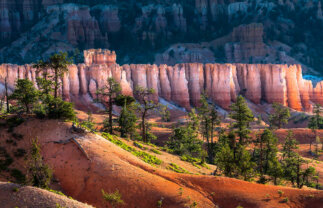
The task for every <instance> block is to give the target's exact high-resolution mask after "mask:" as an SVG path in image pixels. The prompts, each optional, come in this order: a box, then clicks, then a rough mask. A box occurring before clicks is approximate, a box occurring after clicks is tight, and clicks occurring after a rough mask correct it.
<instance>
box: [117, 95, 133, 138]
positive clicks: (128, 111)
mask: <svg viewBox="0 0 323 208" xmlns="http://www.w3.org/2000/svg"><path fill="white" fill-rule="evenodd" d="M134 102H135V99H134V98H133V97H130V96H123V95H120V96H118V97H117V99H116V105H118V106H122V110H121V113H120V116H119V119H118V122H119V131H120V134H121V137H127V136H130V138H131V139H133V135H134V133H135V131H136V122H137V120H138V118H137V116H136V114H135V112H134V110H135V106H134Z"/></svg>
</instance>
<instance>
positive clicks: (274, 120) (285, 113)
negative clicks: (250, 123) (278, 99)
mask: <svg viewBox="0 0 323 208" xmlns="http://www.w3.org/2000/svg"><path fill="white" fill-rule="evenodd" d="M273 110H274V112H273V114H272V115H270V116H269V123H270V127H271V128H273V129H281V128H282V127H283V126H284V125H285V124H287V123H288V119H289V118H290V112H289V109H288V108H286V107H284V106H283V105H282V104H280V103H274V104H273Z"/></svg>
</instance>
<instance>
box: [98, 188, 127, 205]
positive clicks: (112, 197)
mask: <svg viewBox="0 0 323 208" xmlns="http://www.w3.org/2000/svg"><path fill="white" fill-rule="evenodd" d="M101 192H102V195H103V198H104V200H105V201H107V202H108V203H109V204H110V205H111V206H112V207H113V208H114V207H116V206H117V205H123V204H125V203H124V201H123V200H122V195H121V193H120V192H119V190H118V189H117V190H116V191H115V192H114V193H106V192H105V191H104V190H103V189H102V190H101Z"/></svg>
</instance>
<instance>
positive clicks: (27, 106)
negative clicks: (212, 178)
mask: <svg viewBox="0 0 323 208" xmlns="http://www.w3.org/2000/svg"><path fill="white" fill-rule="evenodd" d="M25 106H26V111H27V112H26V113H27V114H29V113H30V110H29V105H28V104H25Z"/></svg>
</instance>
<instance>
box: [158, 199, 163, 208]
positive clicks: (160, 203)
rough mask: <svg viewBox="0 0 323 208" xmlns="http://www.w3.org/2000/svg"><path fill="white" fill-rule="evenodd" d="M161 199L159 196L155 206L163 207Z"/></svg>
mask: <svg viewBox="0 0 323 208" xmlns="http://www.w3.org/2000/svg"><path fill="white" fill-rule="evenodd" d="M163 200H164V197H162V198H160V200H158V201H157V208H162V207H163Z"/></svg>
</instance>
